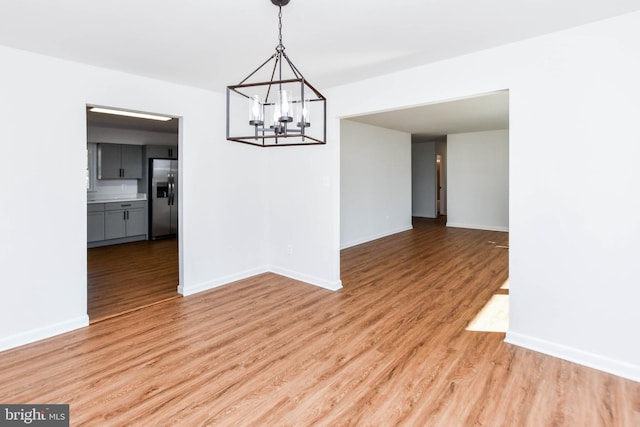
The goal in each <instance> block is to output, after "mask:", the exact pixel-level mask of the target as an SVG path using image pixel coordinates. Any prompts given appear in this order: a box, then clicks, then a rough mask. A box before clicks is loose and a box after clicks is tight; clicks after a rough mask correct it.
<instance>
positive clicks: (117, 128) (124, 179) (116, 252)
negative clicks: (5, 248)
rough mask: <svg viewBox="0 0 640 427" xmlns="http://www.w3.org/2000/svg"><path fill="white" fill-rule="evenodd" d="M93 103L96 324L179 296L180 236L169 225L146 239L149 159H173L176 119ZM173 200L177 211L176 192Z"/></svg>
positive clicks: (91, 299)
mask: <svg viewBox="0 0 640 427" xmlns="http://www.w3.org/2000/svg"><path fill="white" fill-rule="evenodd" d="M92 108H93V106H88V107H87V215H88V217H87V313H88V315H89V321H90V323H96V322H99V321H102V320H106V319H109V318H112V317H115V316H119V315H122V314H125V313H128V312H131V311H134V310H139V309H141V308H144V307H148V306H150V305H155V304H158V303H161V302H163V301H166V300H169V299H174V298H179V297H180V294H179V293H178V291H177V288H178V284H179V261H178V259H179V258H178V238H179V236H178V233H177V230H175V229H174V230H173V233H172V234H165V235H163V236H161V238H156V237H157V236H154V239H152V238H151V236H152V234H151V231H150V228H151V225H152V221H153V218H152V216H151V215H150V212H151V204H152V203H153V199H152V197H151V194H150V190H149V187H150V179H149V174H150V166H149V165H150V164H152V163H150V159H159V158H161V159H172V161H174V163H175V162H177V161H178V152H179V146H178V145H179V141H180V135H179V118H175V117H169V116H161V117H164V120H163V121H160V120H155V119H153V120H152V119H149V118H140V117H131V116H123V115H119V114H115V113H114V114H111V113H102V112H96V111H92ZM115 111H116V112H119V111H121V110H115ZM178 172H179V171H178ZM177 181H178V180H177V176H176V182H177ZM172 201H173V202H174V205H175V214H176V215H177V214H178V213H179V212H178V209H179V206H180V204H179V203H178V201H179V198H178V196H177V195H176V196H175V197H172ZM174 220H175V218H174Z"/></svg>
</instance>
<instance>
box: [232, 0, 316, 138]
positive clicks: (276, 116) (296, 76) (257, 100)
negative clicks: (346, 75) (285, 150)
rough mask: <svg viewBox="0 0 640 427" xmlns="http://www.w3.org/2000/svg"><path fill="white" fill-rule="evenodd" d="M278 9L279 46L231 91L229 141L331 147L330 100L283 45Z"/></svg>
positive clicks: (278, 1)
mask: <svg viewBox="0 0 640 427" xmlns="http://www.w3.org/2000/svg"><path fill="white" fill-rule="evenodd" d="M271 3H273V4H274V5H276V6H278V45H277V46H276V49H275V50H276V51H275V53H274V54H272V55H271V56H270V57H269V59H267V60H266V61H265V62H263V63H262V65H260V66H259V67H258V68H256V69H255V70H254V71H253V72H251V74H249V75H248V76H247V77H245V78H244V79H243V80H242V81H241V82H240V83H238V84H237V85H232V86H227V140H229V141H235V142H242V143H245V144H252V145H256V146H259V147H282V146H290V145H317V144H325V143H326V134H327V127H326V118H327V103H326V101H327V100H326V98H325V97H324V96H323V95H322V94H321V93H320V92H318V91H317V90H316V89H315V88H314V87H313V86H311V84H309V82H308V81H307V80H306V79H305V78H304V76H303V75H302V73H301V72H300V70H298V68H297V67H296V66H295V65H294V64H293V62H291V59H289V57H288V56H287V54H286V52H285V47H284V45H283V44H282V7H283V6H286V5H287V4H289V0H271Z"/></svg>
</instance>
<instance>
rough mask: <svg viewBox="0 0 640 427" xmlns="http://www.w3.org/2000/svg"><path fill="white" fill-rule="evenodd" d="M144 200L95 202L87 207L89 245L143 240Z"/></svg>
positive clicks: (145, 228)
mask: <svg viewBox="0 0 640 427" xmlns="http://www.w3.org/2000/svg"><path fill="white" fill-rule="evenodd" d="M146 205H147V202H146V201H131V202H111V203H96V204H90V205H88V209H87V243H88V244H89V247H96V246H104V245H110V244H115V243H124V242H132V241H135V240H145V239H146V238H147V210H146Z"/></svg>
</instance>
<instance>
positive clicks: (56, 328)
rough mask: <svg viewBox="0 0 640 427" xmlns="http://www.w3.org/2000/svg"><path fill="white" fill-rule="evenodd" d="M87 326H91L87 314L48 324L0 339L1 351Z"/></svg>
mask: <svg viewBox="0 0 640 427" xmlns="http://www.w3.org/2000/svg"><path fill="white" fill-rule="evenodd" d="M87 326H89V316H87V315H86V314H85V315H84V316H78V317H76V318H73V319H69V320H65V321H62V322H58V323H54V324H52V325H47V326H44V327H42V328H36V329H31V330H29V331H26V332H22V333H19V334H15V335H11V336H8V337H6V338H2V339H0V351H4V350H8V349H10V348H14V347H18V346H21V345H25V344H31V343H32V342H35V341H40V340H43V339H46V338H51V337H53V336H55V335H60V334H64V333H66V332H71V331H73V330H76V329H80V328H84V327H87Z"/></svg>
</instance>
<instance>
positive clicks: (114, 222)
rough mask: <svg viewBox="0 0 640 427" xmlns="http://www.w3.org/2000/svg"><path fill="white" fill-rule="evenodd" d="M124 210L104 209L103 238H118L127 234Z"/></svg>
mask: <svg viewBox="0 0 640 427" xmlns="http://www.w3.org/2000/svg"><path fill="white" fill-rule="evenodd" d="M125 215H126V213H125V211H124V210H117V211H105V213H104V238H105V239H119V238H120V237H125V236H126V235H127V228H126V222H125Z"/></svg>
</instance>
